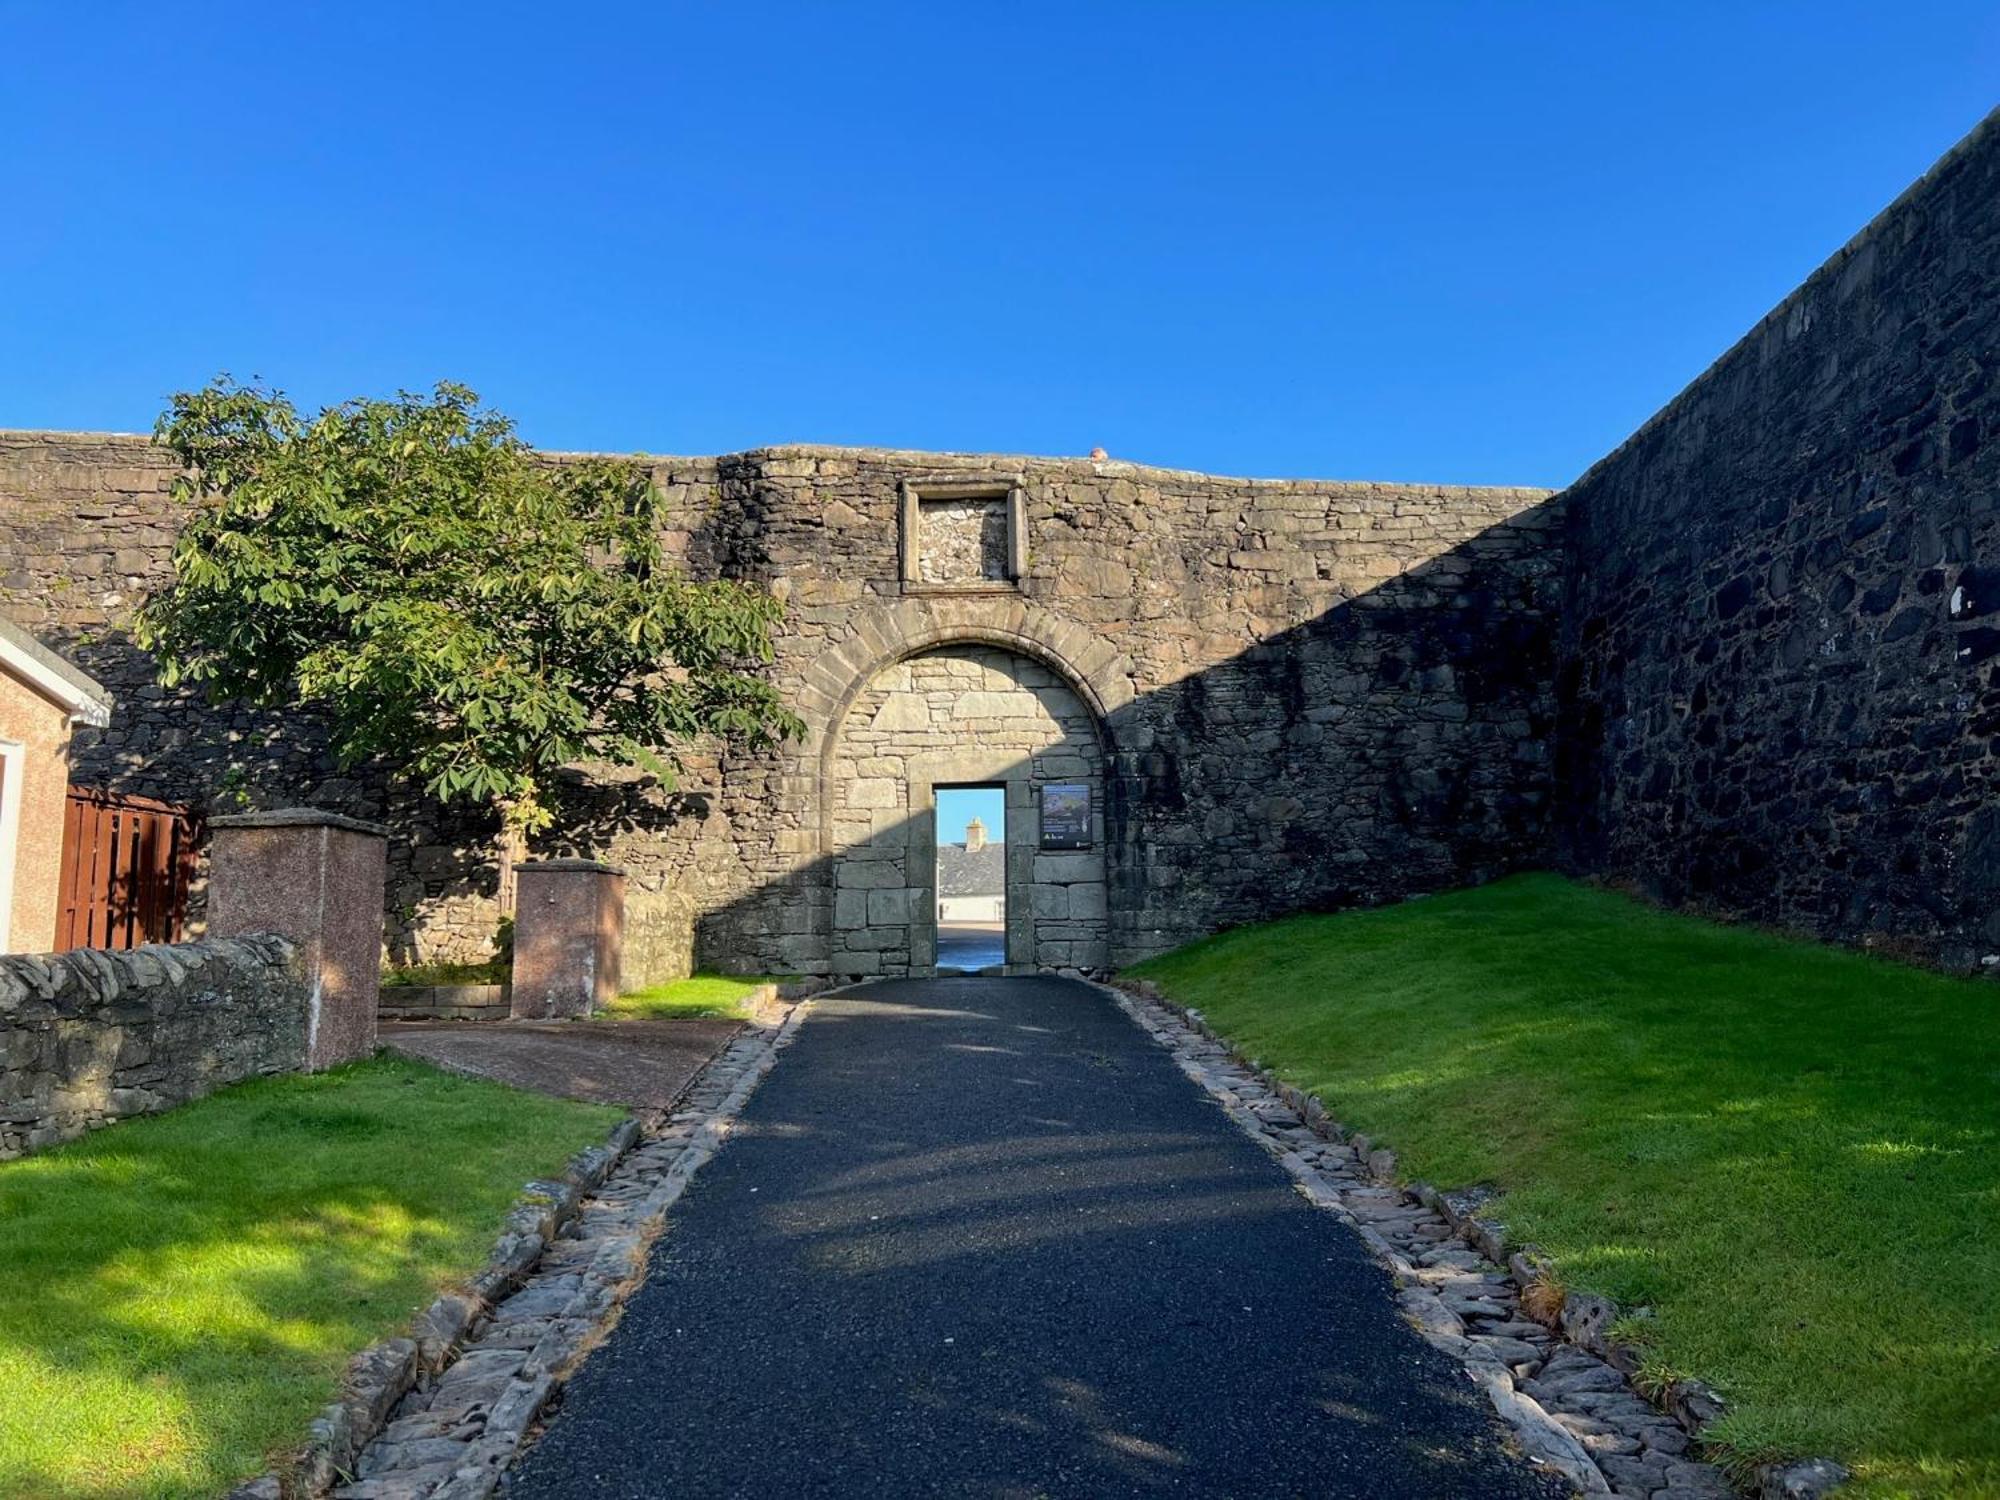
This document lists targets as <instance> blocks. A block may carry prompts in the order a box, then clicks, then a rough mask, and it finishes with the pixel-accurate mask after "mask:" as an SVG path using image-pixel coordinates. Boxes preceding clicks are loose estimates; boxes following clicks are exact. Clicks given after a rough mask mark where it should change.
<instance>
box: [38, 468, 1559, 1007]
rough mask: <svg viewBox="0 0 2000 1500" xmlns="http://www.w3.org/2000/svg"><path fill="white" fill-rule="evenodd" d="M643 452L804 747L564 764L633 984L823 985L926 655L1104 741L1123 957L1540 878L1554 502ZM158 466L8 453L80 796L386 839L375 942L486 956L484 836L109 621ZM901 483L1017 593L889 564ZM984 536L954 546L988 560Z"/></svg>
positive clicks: (154, 496) (159, 490) (142, 580)
mask: <svg viewBox="0 0 2000 1500" xmlns="http://www.w3.org/2000/svg"><path fill="white" fill-rule="evenodd" d="M653 463H654V470H655V475H656V478H657V480H658V482H659V484H660V486H661V488H662V490H663V492H664V494H665V495H666V497H667V500H668V514H669V521H668V525H669V534H668V536H667V538H666V540H667V543H668V545H669V547H670V549H671V550H672V551H674V552H675V553H676V554H677V555H678V556H680V557H681V558H682V559H683V560H684V562H685V564H686V566H687V567H688V568H689V569H690V570H691V571H693V572H695V573H696V574H699V575H703V576H708V575H715V574H721V575H727V576H733V577H739V578H747V579H753V580H756V581H759V582H762V583H764V584H767V585H768V586H770V587H771V588H773V589H774V590H775V591H777V593H778V594H779V595H780V596H781V597H782V598H783V599H784V600H785V602H786V606H787V613H786V621H785V625H784V627H783V630H782V633H781V636H780V639H779V642H778V658H777V661H776V663H775V666H774V669H773V670H774V672H775V674H776V677H777V680H778V682H779V684H780V686H781V687H782V688H783V689H784V690H785V691H786V692H787V694H788V695H789V696H790V697H792V699H793V701H794V702H795V704H797V705H798V706H799V707H800V708H801V711H802V712H803V713H804V715H805V717H806V719H807V721H808V724H809V726H810V730H811V732H810V734H809V735H808V738H807V740H806V741H805V742H803V743H801V744H799V745H795V746H792V747H788V749H787V750H785V751H784V752H782V753H776V754H771V755H766V756H761V757H742V756H732V755H729V754H727V753H726V752H723V751H721V750H719V749H717V748H716V747H712V746H696V747H692V749H691V751H690V753H689V754H688V756H687V757H686V759H687V769H686V775H685V776H684V778H683V780H682V782H681V785H680V786H679V788H678V789H677V790H675V791H672V792H667V791H664V790H662V789H660V788H658V787H656V786H653V785H651V784H650V782H649V779H648V778H644V777H639V776H634V775H629V774H622V773H619V772H617V771H615V770H611V769H609V768H579V770H578V772H577V774H576V775H575V776H574V777H573V778H571V781H570V784H569V785H568V786H567V787H566V788H565V795H566V799H567V804H566V811H567V815H568V818H569V820H570V821H569V824H568V826H569V829H570V833H569V836H568V838H567V841H566V843H565V844H563V845H558V846H556V847H552V848H551V849H549V850H548V851H547V852H552V853H569V852H588V853H593V854H597V855H600V856H603V857H605V858H609V859H613V860H616V861H618V862H620V863H622V864H625V865H626V866H627V867H628V868H629V869H630V870H631V872H632V880H631V883H630V885H629V887H628V907H629V912H630V920H631V930H630V933H629V942H628V955H629V957H630V959H631V961H632V964H633V967H634V969H635V970H636V972H637V973H638V974H640V975H644V976H648V977H654V976H666V975H670V974H672V973H674V972H676V971H677V970H684V969H685V968H686V967H687V966H688V965H689V964H690V963H693V962H700V963H703V964H708V963H726V964H729V965H732V966H737V967H743V968H765V969H775V970H777V971H780V972H806V973H819V972H827V971H828V966H829V963H830V955H831V952H832V950H833V934H834V930H835V926H836V912H835V901H834V887H835V878H834V864H835V855H836V852H837V850H836V839H835V835H834V833H833V830H832V828H831V826H830V814H831V809H832V808H833V807H834V806H835V805H836V801H837V791H838V789H837V786H833V785H828V784H827V783H829V781H830V778H831V777H833V776H834V775H835V773H834V772H833V771H832V769H831V767H830V766H829V765H828V764H827V762H826V756H827V754H828V753H829V752H828V747H829V746H830V745H832V744H834V743H836V742H837V741H838V739H839V733H838V727H837V726H839V725H841V724H844V722H845V720H846V716H847V715H848V713H849V712H850V711H851V709H852V707H853V703H854V700H855V698H856V697H858V696H859V695H860V694H861V693H862V692H864V691H865V690H866V688H867V685H868V683H869V682H870V681H871V680H872V679H873V678H874V677H875V675H876V674H877V673H879V672H881V671H882V670H884V669H885V668H887V667H890V666H892V665H893V664H894V663H895V662H896V661H897V660H899V659H901V658H902V657H903V656H906V655H910V654H914V653H920V652H921V651H922V650H925V649H936V648H941V647H953V646H956V647H965V646H972V645H986V646H990V647H995V648H999V649H1002V650H1006V651H1009V652H1011V653H1014V654H1015V655H1017V656H1020V657H1021V658H1022V659H1023V660H1024V661H1026V662H1030V663H1034V664H1037V665H1039V666H1040V667H1043V668H1048V669H1052V670H1054V671H1056V672H1058V673H1059V674H1060V675H1061V676H1062V677H1063V680H1064V682H1065V683H1066V685H1067V686H1069V687H1070V688H1072V689H1074V690H1076V691H1077V692H1078V693H1079V695H1080V697H1081V698H1082V700H1083V701H1084V702H1086V703H1087V704H1088V706H1089V708H1090V711H1091V713H1092V715H1093V716H1094V717H1095V718H1096V719H1097V720H1098V722H1099V724H1100V726H1101V729H1102V732H1103V743H1104V747H1105V758H1106V759H1105V764H1106V770H1105V785H1104V792H1103V802H1104V808H1103V813H1102V818H1103V826H1104V834H1105V845H1104V850H1103V853H1104V858H1105V865H1106V873H1105V882H1106V886H1107V891H1108V902H1107V906H1108V914H1107V917H1106V919H1105V920H1106V924H1107V936H1106V939H1105V941H1106V945H1107V948H1108V953H1109V960H1110V961H1111V962H1126V961H1129V960H1131V959H1134V958H1136V957H1138V956H1140V955H1142V954H1144V953H1148V952H1154V951H1158V950H1160V949H1162V948H1165V947H1169V946H1172V945H1174V944H1176V943H1179V942H1183V941H1186V940H1187V939H1189V938H1192V937H1195V936H1198V935H1200V934H1202V933H1204V932H1209V931H1213V930H1215V929H1216V928H1218V927H1220V926H1224V925H1227V924H1231V923H1237V922H1244V921H1252V920H1257V919H1259V918H1262V917H1267V916H1271V915H1275V914H1278V913H1281V912H1284V911H1288V910H1295V909H1297V908H1299V907H1301V906H1310V905H1319V904H1327V905H1336V904H1343V903H1347V902H1355V901H1377V900H1385V899H1390V898H1393V897H1395V896H1399V895H1405V894H1409V893H1411V892H1414V891H1422V890H1429V889H1436V888H1439V887H1442V886H1448V885H1451V884H1455V883H1460V882H1464V881H1469V880H1477V879H1482V878H1486V877H1489V876H1492V875H1494V874H1497V873H1500V872H1502V871H1505V870H1507V869H1511V868H1515V867H1518V866H1520V865H1522V864H1524V863H1536V862H1541V861H1545V860H1546V858H1547V850H1548V847H1549V842H1548V841H1549V834H1550V830H1549V826H1548V815H1549V797H1548V777H1549V769H1550V763H1551V754H1552V752H1551V744H1550V742H1551V738H1552V734H1553V728H1554V717H1553V698H1552V693H1551V686H1552V683H1553V680H1554V655H1553V652H1554V644H1555V638H1556V617H1555V611H1556V608H1557V605H1558V603H1559V595H1560V588H1561V566H1560V555H1559V547H1560V531H1559V529H1558V528H1557V527H1555V526H1554V524H1553V517H1552V515H1551V514H1550V512H1549V511H1548V510H1547V508H1546V506H1545V503H1544V502H1545V501H1546V499H1547V496H1546V493H1545V492H1542V491H1535V490H1523V489H1481V488H1453V487H1438V486H1415V485H1410V486H1405V485H1374V484H1343V483H1308V482H1289V481H1256V480H1232V479H1218V478H1213V477H1210V476H1204V475H1197V474H1189V473H1183V472H1179V471H1169V470H1160V469H1149V468H1144V467H1141V466H1137V465H1131V464H1123V463H1114V462H1104V461H1090V460H1062V459H1037V458H1018V457H1005V456H993V455H947V454H921V453H896V452H887V451H880V450H854V449H830V448H780V449H768V450H761V451H758V452H754V453H747V454H739V455H733V456H729V457H724V458H720V459H692V460H680V459H662V460H657V461H653ZM171 477H172V476H171V473H170V471H169V469H168V466H167V464H166V462H165V461H164V459H163V457H162V456H161V455H160V454H159V453H157V452H156V451H155V450H154V449H153V448H151V447H150V445H149V444H147V443H146V442H145V440H143V439H140V438H134V437H116V436H104V435H75V434H52V433H7V434H0V587H4V588H5V590H6V595H5V599H4V601H3V602H0V607H5V608H7V609H8V610H9V611H10V612H11V613H12V614H13V615H14V616H15V617H16V618H18V619H19V620H21V622H22V623H23V624H26V625H27V626H29V627H30V628H32V629H35V630H37V631H38V632H40V633H42V634H43V635H44V636H45V638H47V639H49V640H50V641H52V642H53V643H55V644H57V645H59V646H61V647H62V648H64V649H65V650H67V651H69V652H70V653H71V654H72V655H73V656H74V657H75V658H76V659H77V660H78V662H79V663H80V664H82V665H83V666H84V667H85V668H86V669H87V670H89V671H91V672H92V673H93V674H94V675H96V676H97V677H98V678H99V680H101V681H102V682H104V683H105V685H106V686H107V687H108V688H109V689H110V690H111V691H112V693H113V694H114V695H115V697H116V699H117V702H118V708H117V712H116V713H115V714H114V716H113V722H112V725H111V727H110V728H109V729H108V730H105V731H102V732H97V733H94V734H85V735H82V736H80V737H79V746H78V751H77V769H76V779H77V780H79V781H80V782H88V783H104V784H110V785H115V786H119V787H123V788H125V789H128V790H132V791H137V792H141V793H144V794H147V795H152V796H159V797H164V798H168V799H171V800H177V801H185V802H192V803H194V804H196V805H198V806H202V807H205V808H213V809H217V810H230V809H232V808H234V807H235V806H237V805H239V804H240V803H241V802H242V801H243V800H244V799H246V798H247V799H248V800H250V801H251V802H253V803H257V804H285V803H293V802H299V801H305V802H308V803H311V804H313V805H317V806H323V807H327V808H329V809H332V810H335V811H340V812H345V813H349V814H351V815H354V816H358V817H363V818H367V819H371V820H379V821H385V822H387V823H388V824H389V825H390V826H391V827H392V828H393V829H394V830H395V833H396V837H395V839H394V841H393V843H392V848H391V854H390V894H389V904H390V909H391V910H390V917H391V928H392V948H394V949H395V950H396V952H397V954H398V956H402V957H419V956H422V957H432V956H477V955H479V954H483V953H484V952H485V951H486V948H487V945H488V944H489V942H490V939H491V934H492V930H493V908H492V900H491V890H490V873H489V871H488V868H487V863H488V861H487V854H488V848H489V841H490V838H491V835H492V830H491V827H490V826H489V825H488V824H487V822H486V821H485V820H484V819H482V818H481V817H479V816H477V815H467V814H463V813H447V812H444V811H442V810H440V809H438V808H435V807H433V806H430V805H428V804H427V803H426V802H425V800H424V799H423V798H422V797H421V796H419V795H418V794H417V793H416V792H415V790H414V789H413V788H411V787H409V786H407V785H404V784H402V783H400V782H399V781H398V779H397V778H396V777H395V776H394V775H393V774H392V773H391V772H390V770H389V769H388V768H384V767H359V768H355V769H353V770H350V771H345V772H343V771H341V770H340V769H338V768H337V767H335V766H334V765H333V764H332V763H331V762H330V760H329V759H328V757H327V755H326V753H325V750H324V734H323V732H322V729H321V726H320V725H319V724H318V723H317V722H316V721H315V719H314V718H313V716H312V715H310V714H306V713H300V712H296V711H290V712H283V713H262V712H256V711H251V710H246V709H242V708H240V707H234V706H225V707H219V708H218V707H214V706H210V705H207V704H204V703H202V702H200V701H199V700H197V699H195V698H194V697H192V696H190V695H188V694H185V693H168V692H166V691H165V690H163V689H161V688H159V687H157V686H156V685H154V684H153V681H152V675H151V667H150V664H149V663H148V662H147V661H146V660H145V659H144V658H143V656H142V655H141V654H140V653H138V652H137V651H136V650H135V649H134V647H133V646H132V644H131V642H130V640H129V638H128V637H127V635H126V634H125V632H124V629H123V623H124V621H125V620H126V619H127V618H128V616H129V613H130V610H131V609H132V607H133V606H134V605H135V604H136V603H137V602H138V601H139V600H140V599H141V598H143V597H144V595H145V594H146V592H147V591H148V590H150V589H152V588H155V587H158V586H159V585H160V584H161V582H162V581H163V580H165V579H166V578H167V577H168V576H169V575H170V549H171V545H172V539H173V536H174V533H175V530H176V525H177V521H176V517H175V514H174V510H173V505H172V502H171V500H170V498H169V496H168V494H167V489H168V486H169V484H170V481H171ZM913 483H915V484H918V485H924V486H943V487H945V488H947V489H949V488H950V487H951V486H953V485H957V486H960V487H964V486H967V485H972V486H974V487H977V486H979V485H982V484H986V483H993V484H997V485H1000V486H1003V487H1010V488H1011V490H1012V491H1013V493H1014V494H1015V495H1016V496H1017V497H1018V505H1019V523H1020V537H1019V544H1020V548H1019V550H1020V552H1021V554H1022V556H1023V557H1024V558H1025V562H1024V564H1023V567H1022V571H1021V575H1020V577H1019V578H1018V579H1015V580H1008V579H999V580H990V579H989V580H985V581H983V582H979V583H976V584H975V585H974V586H972V587H970V588H967V587H965V586H963V585H958V586H954V585H951V584H942V585H941V584H939V583H938V582H937V581H936V580H934V579H926V578H924V577H922V576H919V577H917V578H915V579H906V578H905V576H904V574H905V568H904V562H903V544H904V536H903V531H904V528H903V524H902V523H903V506H904V491H905V488H906V486H908V485H910V484H913ZM947 509H949V508H947ZM934 519H937V520H938V521H939V522H940V523H941V524H943V525H944V526H945V527H946V528H947V529H949V527H950V524H951V517H950V516H949V515H948V514H944V515H940V516H939V517H937V518H934ZM990 521H991V517H990V515H989V516H986V517H984V518H982V519H981V520H980V521H979V523H978V524H979V526H980V527H981V528H988V527H989V523H990ZM989 534H990V530H986V529H983V530H982V534H981V538H980V540H979V542H978V544H977V545H974V546H973V547H972V548H971V552H972V554H973V555H974V556H975V557H976V558H978V559H979V566H980V568H981V570H982V572H983V571H984V570H985V569H986V568H987V566H988V565H989V563H990V562H991V554H992V553H993V552H994V550H995V549H994V548H993V547H992V546H990V545H988V544H987V541H986V537H987V536H988V535H989ZM947 545H955V544H949V543H948V544H947ZM919 572H920V573H921V570H919ZM940 738H941V741H948V739H949V732H948V730H941V731H940ZM941 748H944V746H943V745H942V744H941ZM1054 899H1055V898H1054V897H1053V896H1051V897H1049V898H1048V900H1049V901H1050V903H1053V901H1054ZM884 904H885V905H886V903H884ZM1051 920H1054V918H1053V916H1052V917H1051ZM1065 920H1066V919H1065Z"/></svg>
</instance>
